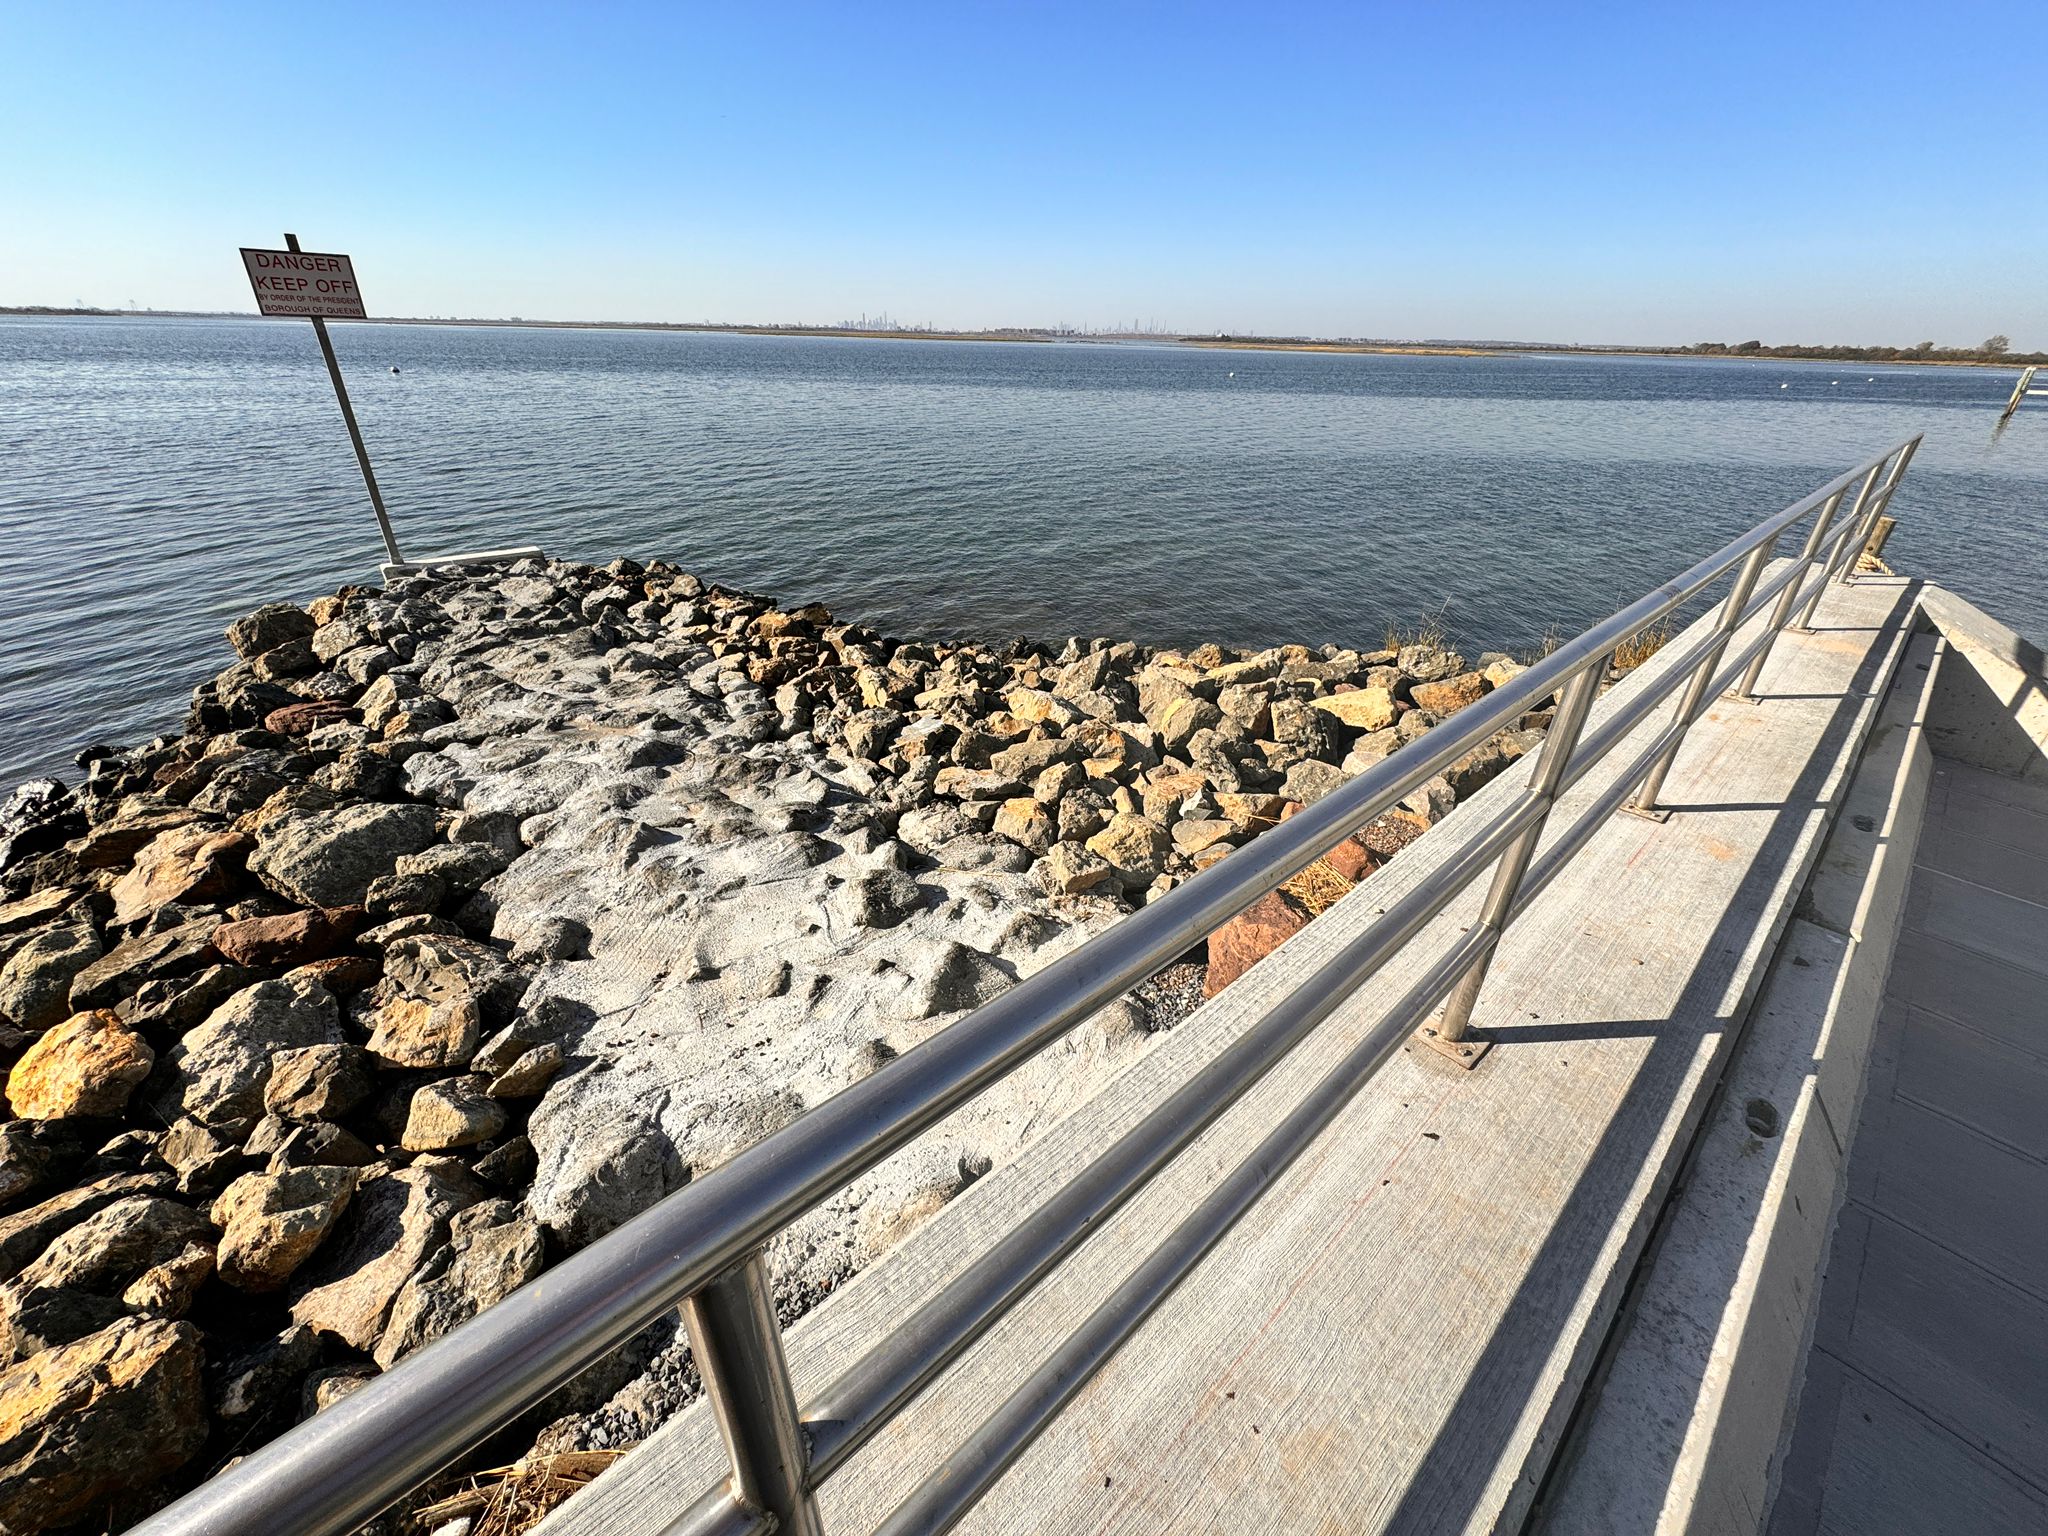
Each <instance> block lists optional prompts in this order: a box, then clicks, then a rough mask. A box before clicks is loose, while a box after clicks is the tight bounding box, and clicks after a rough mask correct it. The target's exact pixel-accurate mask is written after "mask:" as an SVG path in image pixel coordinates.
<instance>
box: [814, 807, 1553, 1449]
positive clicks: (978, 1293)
mask: <svg viewBox="0 0 2048 1536" xmlns="http://www.w3.org/2000/svg"><path fill="white" fill-rule="evenodd" d="M1542 809H1543V807H1542V805H1541V803H1540V802H1539V801H1538V800H1537V799H1536V798H1535V797H1533V796H1530V797H1527V798H1524V799H1522V800H1519V801H1517V802H1516V803H1515V804H1514V805H1513V806H1511V807H1509V808H1508V809H1507V810H1506V811H1505V812H1504V813H1502V814H1501V815H1498V816H1496V817H1495V818H1494V820H1493V822H1492V824H1491V825H1490V826H1489V827H1488V828H1487V829H1486V831H1485V832H1483V833H1482V834H1480V835H1479V836H1477V837H1475V838H1473V839H1472V840H1471V841H1470V842H1468V843H1467V844H1465V845H1464V847H1462V848H1461V849H1460V850H1459V852H1458V855H1457V857H1456V858H1454V859H1453V860H1452V861H1451V862H1450V863H1449V864H1447V865H1445V867H1444V868H1443V869H1441V870H1438V871H1436V872H1435V873H1434V874H1433V875H1432V876H1431V878H1430V879H1429V880H1427V881H1425V882H1423V883H1422V884H1420V885H1417V886H1416V887H1415V888H1414V889H1412V890H1411V891H1409V892H1408V893H1407V894H1406V895H1405V896H1403V897H1402V898H1401V899H1400V900H1398V901H1396V902H1395V903H1394V904H1393V905H1392V906H1391V907H1389V908H1388V909H1387V910H1386V911H1385V912H1384V913H1382V914H1381V915H1380V916H1378V917H1376V918H1374V919H1373V921H1372V924H1371V926H1370V927H1369V928H1367V929H1366V930H1365V931H1364V932H1363V933H1362V934H1360V935H1359V936H1358V937H1357V938H1356V939H1354V940H1352V941H1351V943H1349V944H1348V945H1346V946H1345V947H1344V948H1343V949H1342V950H1340V951H1338V953H1337V954H1336V955H1334V956H1333V957H1331V959H1329V960H1328V961H1326V962H1324V964H1323V965H1322V966H1320V967H1319V968H1318V969H1317V970H1316V971H1315V973H1314V974H1313V975H1311V976H1308V977H1306V978H1304V979H1303V981H1302V982H1301V984H1300V985H1299V986H1297V987H1296V988H1295V989H1294V990H1293V991H1292V992H1290V993H1289V994H1288V996H1287V997H1286V998H1284V999H1283V1000H1282V1001H1281V1002H1280V1003H1279V1004H1277V1005H1276V1006H1274V1007H1273V1008H1270V1009H1268V1010H1267V1011H1266V1012H1265V1013H1264V1014H1263V1015H1261V1016H1260V1018H1259V1019H1258V1021H1257V1022H1256V1023H1255V1024H1253V1025H1252V1026H1251V1027H1250V1028H1249V1029H1247V1030H1245V1032H1244V1033H1243V1034H1241V1035H1239V1036H1238V1037H1237V1039H1236V1040H1234V1041H1232V1042H1231V1043H1230V1045H1229V1046H1227V1047H1226V1048H1225V1049H1224V1050H1222V1051H1221V1052H1219V1053H1218V1054H1217V1055H1216V1057H1215V1058H1214V1059H1213V1060H1211V1061H1210V1062H1209V1063H1208V1064H1207V1065H1206V1066H1204V1067H1203V1068H1202V1069H1201V1070H1200V1071H1199V1072H1197V1073H1196V1074H1195V1075H1194V1076H1192V1077H1190V1078H1189V1079H1188V1080H1187V1082H1185V1083H1184V1084H1182V1085H1181V1087H1180V1088H1178V1089H1177V1090H1175V1092H1174V1093H1173V1094H1172V1095H1171V1096H1169V1097H1168V1098H1167V1099H1166V1100H1165V1101H1163V1102H1162V1103H1160V1104H1159V1105H1157V1106H1156V1107H1155V1108H1153V1109H1152V1110H1151V1111H1150V1112H1149V1113H1148V1114H1147V1115H1146V1116H1145V1118H1144V1119H1143V1120H1141V1121H1139V1122H1138V1124H1137V1125H1135V1126H1133V1127H1132V1128H1131V1129H1130V1130H1128V1131H1126V1132H1125V1133H1124V1134H1123V1135H1122V1136H1120V1137H1119V1138H1118V1139H1117V1141H1116V1142H1115V1144H1114V1145H1112V1146H1111V1147H1110V1148H1109V1149H1108V1150H1107V1151H1105V1152H1103V1153H1102V1154H1101V1155H1099V1156H1098V1157H1096V1158H1094V1159H1092V1160H1091V1161H1090V1163H1089V1165H1088V1166H1087V1167H1086V1168H1085V1169H1083V1170H1082V1172H1081V1173H1080V1175H1079V1176H1078V1177H1076V1178H1075V1179H1074V1180H1073V1182H1071V1183H1069V1184H1066V1185H1063V1186H1062V1187H1061V1188H1060V1190H1059V1191H1058V1192H1057V1193H1056V1194H1054V1195H1053V1197H1052V1198H1051V1199H1050V1200H1048V1201H1046V1202H1045V1204H1043V1205H1041V1206H1040V1207H1038V1209H1036V1210H1035V1211H1033V1212H1032V1213H1031V1214H1030V1215H1029V1216H1028V1217H1026V1218H1025V1220H1024V1221H1023V1222H1021V1223H1020V1224H1019V1225H1017V1226H1016V1227H1014V1228H1012V1229H1011V1230H1010V1231H1009V1232H1007V1233H1006V1234H1004V1236H1003V1237H1002V1239H1001V1240H1000V1241H999V1242H998V1243H997V1244H996V1246H995V1247H993V1248H992V1249H990V1250H989V1251H988V1252H987V1253H985V1254H983V1255H982V1257H980V1258H979V1259H977V1260H976V1261H975V1262H974V1263H973V1264H972V1265H970V1266H969V1267H968V1268H967V1269H965V1270H963V1271H962V1272H961V1273H960V1274H959V1275H958V1276H957V1277H956V1278H954V1279H953V1280H951V1281H949V1282H948V1283H947V1284H946V1286H945V1288H944V1289H942V1290H941V1291H940V1292H939V1293H938V1294H937V1295H936V1296H934V1297H932V1298H931V1300H929V1301H927V1302H925V1303H924V1305H922V1306H921V1307H919V1308H918V1310H917V1311H916V1312H915V1313H913V1314H912V1315H911V1316H910V1317H909V1318H907V1319H906V1320H904V1321H903V1322H901V1323H898V1324H897V1325H896V1326H895V1327H894V1328H892V1329H891V1330H890V1333H889V1336H888V1338H886V1339H885V1340H883V1341H882V1343H880V1344H878V1345H877V1346H876V1347H875V1348H874V1349H872V1350H870V1351H869V1352H868V1353H867V1354H866V1355H864V1356H862V1357H861V1359H860V1360H858V1361H857V1362H855V1363H854V1364H853V1365H852V1366H850V1367H848V1368H847V1370H845V1371H844V1372H842V1373H841V1375H840V1376H839V1378H838V1380H836V1381H834V1382H833V1383H832V1384H831V1385H830V1386H828V1387H827V1388H826V1389H825V1390H824V1391H823V1392H821V1393H820V1394H819V1395H818V1398H817V1400H816V1401H815V1402H813V1403H812V1404H810V1405H809V1406H808V1407H807V1408H806V1409H805V1411H804V1416H803V1417H804V1428H805V1429H806V1430H807V1431H808V1432H809V1434H810V1439H811V1477H812V1480H813V1482H814V1483H815V1482H817V1481H819V1480H822V1479H824V1478H826V1477H829V1476H830V1475H831V1474H832V1473H833V1472H834V1471H835V1470H837V1469H838V1467H839V1466H840V1464H841V1463H843V1462H844V1461H845V1460H846V1458H847V1457H849V1456H851V1455H852V1454H853V1453H854V1452H855V1451H857V1450H859V1449H860V1447H861V1446H862V1445H864V1444H865V1443H866V1442H867V1441H868V1439H869V1437H871V1436H872V1435H873V1434H874V1433H875V1431H876V1430H877V1429H879V1428H881V1426H882V1425H883V1424H885V1423H886V1422H887V1421H888V1419H889V1417H890V1416H891V1415H892V1414H893V1413H895V1411H896V1410H897V1409H898V1408H900V1407H901V1406H902V1405H903V1404H904V1403H905V1402H907V1401H908V1400H909V1399H910V1398H911V1397H912V1396H913V1395H914V1394H915V1393H916V1392H917V1391H918V1390H919V1389H920V1388H922V1387H923V1386H924V1385H925V1384H926V1383H927V1382H929V1381H930V1380H932V1379H933V1378H934V1377H936V1376H937V1375H938V1374H939V1373H940V1372H941V1371H943V1370H944V1369H945V1368H946V1367H947V1366H948V1365H951V1364H952V1363H953V1361H954V1360H956V1359H958V1358H959V1357H960V1355H961V1354H962V1353H964V1352H965V1351H966V1349H967V1348H968V1347H969V1346H970V1345H971V1344H973V1342H974V1341H975V1340H976V1339H977V1338H979V1337H980V1336H981V1335H982V1334H983V1333H984V1332H986V1331H987V1329H988V1328H989V1326H990V1325H991V1324H993V1323H994V1322H995V1321H996V1320H997V1319H999V1318H1000V1317H1002V1316H1003V1315H1004V1314H1005V1313H1007V1312H1008V1311H1009V1310H1010V1309H1011V1308H1012V1307H1013V1306H1015V1305H1016V1304H1017V1302H1019V1301H1020V1300H1022V1299H1023V1297H1024V1296H1025V1295H1027V1294H1028V1293H1029V1292H1030V1290H1031V1289H1032V1287H1034V1286H1035V1285H1036V1284H1037V1283H1038V1282H1039V1281H1040V1280H1041V1279H1042V1278H1044V1276H1045V1275H1046V1274H1047V1273H1048V1272H1049V1271H1051V1270H1052V1268H1053V1267H1054V1266H1055V1265H1057V1264H1058V1263H1059V1262H1060V1260H1062V1259H1064V1258H1065V1257H1066V1256H1067V1255H1068V1254H1070V1253H1072V1252H1073V1251H1074V1250H1075V1249H1076V1248H1078V1247H1079V1246H1080V1245H1081V1244H1082V1243H1083V1242H1084V1241H1085V1240H1086V1239H1087V1238H1088V1237H1089V1236H1090V1235H1091V1234H1093V1233H1094V1232H1095V1231H1097V1230H1098V1229H1099V1228H1100V1227H1101V1225H1102V1224H1103V1223H1104V1222H1105V1221H1107V1220H1108V1219H1109V1218H1110V1217H1111V1216H1113V1215H1114V1214H1115V1213H1116V1212H1117V1211H1118V1210H1119V1209H1121V1208H1122V1207H1123V1205H1124V1204H1125V1203H1126V1202H1127V1201H1128V1200H1129V1199H1130V1198H1131V1197H1132V1196H1133V1195H1135V1194H1136V1193H1137V1192H1138V1191H1139V1190H1141V1189H1143V1188H1144V1187H1145V1185H1146V1184H1147V1183H1148V1182H1150V1181H1151V1179H1152V1178H1153V1177H1154V1176H1155V1175H1157V1174H1158V1173H1159V1171H1160V1170H1161V1169H1163V1168H1165V1167H1166V1166H1167V1165H1168V1164H1169V1163H1171V1162H1172V1161H1173V1160H1174V1158H1175V1157H1176V1156H1178V1155H1179V1154H1180V1152H1181V1151H1183V1150H1184V1149H1185V1148H1186V1147H1187V1146H1188V1145H1189V1144H1190V1143H1192V1142H1193V1141H1194V1140H1195V1139H1196V1138H1197V1137H1198V1136H1200V1135H1201V1134H1202V1132H1203V1131H1205V1130H1207V1129H1208V1128H1209V1127H1210V1126H1211V1125H1213V1124H1214V1123H1215V1122H1216V1120H1217V1119H1218V1118H1219V1117H1220V1116H1221V1115H1222V1114H1223V1113H1224V1112H1225V1111H1226V1110H1228V1109H1229V1108H1230V1107H1231V1106H1232V1105H1233V1104H1235V1103H1237V1102H1238V1100H1239V1099H1241V1098H1243V1096H1244V1095H1245V1094H1246V1093H1247V1092H1248V1091H1250V1090H1251V1089H1252V1088H1253V1087H1254V1086H1256V1085H1257V1084H1258V1082H1259V1081H1260V1080H1261V1079H1262V1078H1264V1077H1265V1075H1266V1074H1267V1073H1268V1072H1269V1071H1271V1070H1272V1068H1273V1067H1275V1066H1276V1065H1278V1064H1279V1063H1280V1062H1281V1061H1282V1060H1284V1059H1285V1058H1286V1056H1287V1055H1288V1053H1289V1052H1291V1051H1292V1050H1293V1049H1294V1047H1295V1046H1297V1045H1299V1044H1300V1043H1301V1041H1302V1040H1303V1038H1304V1037H1306V1036H1307V1035H1308V1033H1309V1032H1310V1031H1311V1030H1313V1029H1314V1028H1315V1027H1316V1026H1317V1025H1318V1024H1320V1023H1321V1022H1322V1021H1323V1020H1324V1019H1325V1018H1327V1017H1328V1016H1329V1015H1330V1013H1331V1012H1332V1011H1333V1010H1334V1009H1335V1008H1336V1007H1337V1005H1338V1004H1339V1003H1341V1002H1342V1001H1343V1000H1344V999H1345V998H1347V997H1349V996H1351V994H1352V993H1354V992H1355V991H1357V990H1358V988H1359V987H1361V986H1363V985H1364V984H1365V983H1366V982H1368V981H1370V980H1371V979H1372V978H1373V976H1374V975H1375V974H1377V972H1378V971H1379V969H1380V967H1381V966H1383V965H1385V964H1386V963H1387V961H1388V960H1389V959H1391V958H1392V957H1393V956H1394V955H1395V954H1396V953H1398V952H1399V951H1400V949H1401V948H1402V947H1403V946H1404V945H1406V944H1407V943H1408V942H1409V940H1411V939H1412V938H1414V937H1415V935H1416V934H1417V933H1419V932H1421V931H1422V929H1423V928H1424V927H1425V926H1427V925H1428V924H1429V923H1430V922H1431V921H1432V920H1433V919H1434V918H1435V917H1436V916H1437V914H1438V913H1440V912H1442V911H1443V909H1444V908H1445V906H1447V905H1448V904H1449V903H1450V902H1452V901H1453V900H1455V899H1456V898H1457V896H1458V895H1459V893H1460V892H1462V891H1464V890H1465V889H1466V888H1467V887H1468V886H1470V885H1471V884H1472V882H1473V881H1474V880H1475V879H1476V878H1477V877H1478V876H1479V875H1480V874H1482V873H1483V872H1484V871H1485V870H1486V868H1487V866H1488V865H1489V864H1491V863H1492V861H1493V860H1494V859H1495V858H1497V857H1498V856H1499V855H1500V853H1501V851H1502V850H1503V849H1504V848H1506V847H1507V846H1508V844H1510V843H1511V842H1513V841H1514V839H1515V838H1516V837H1518V836H1520V835H1521V833H1522V832H1523V831H1524V830H1525V829H1526V828H1528V827H1529V826H1531V825H1533V824H1534V823H1535V820H1536V817H1537V815H1538V814H1539V813H1540V812H1541V810H1542ZM1304 999H1307V1001H1303V1000H1304Z"/></svg>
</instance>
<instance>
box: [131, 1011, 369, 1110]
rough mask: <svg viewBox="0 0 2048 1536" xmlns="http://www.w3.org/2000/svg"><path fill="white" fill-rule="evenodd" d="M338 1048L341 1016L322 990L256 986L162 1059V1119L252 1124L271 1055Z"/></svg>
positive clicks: (209, 1018)
mask: <svg viewBox="0 0 2048 1536" xmlns="http://www.w3.org/2000/svg"><path fill="white" fill-rule="evenodd" d="M343 1043H344V1042H343V1037H342V1030H341V1013H340V1010H339V1009H338V1008H337V1007H336V1006H335V1002H334V994H333V993H331V992H329V991H328V990H327V989H326V988H325V987H323V986H321V985H320V984H319V983H318V982H315V981H310V980H307V979H305V978H303V977H284V978H282V979H280V980H277V981H259V982H257V983H256V985H255V986H253V987H245V988H243V989H242V990H241V991H240V992H237V993H236V994H235V995H234V996H233V997H231V998H229V999H228V1000H227V1001H226V1002H225V1003H223V1004H221V1005H220V1007H218V1008H216V1009H215V1010H214V1011H213V1012H212V1013H211V1014H209V1015H208V1016H207V1019H206V1022H205V1023H203V1024H201V1025H199V1026H198V1027H197V1028H196V1029H193V1030H190V1031H188V1032H187V1033H186V1034H185V1036H184V1038H182V1039H181V1040H179V1042H178V1043H177V1044H176V1045H174V1046H172V1047H171V1049H170V1051H169V1052H168V1053H167V1054H166V1056H165V1058H164V1061H165V1065H166V1067H167V1068H168V1073H169V1081H168V1085H167V1087H166V1089H165V1094H164V1099H163V1102H162V1108H163V1110H164V1114H165V1118H166V1119H170V1118H174V1117H176V1116H177V1115H180V1114H185V1115H190V1116H191V1117H192V1118H193V1119H195V1120H197V1121H199V1122H200V1124H202V1125H209V1126H222V1125H235V1124H246V1123H252V1122H254V1121H255V1120H257V1119H259V1118H260V1117H261V1116H262V1114H263V1091H264V1089H265V1087H266V1086H267V1085H268V1084H269V1082H270V1073H271V1069H272V1068H273V1066H274V1065H275V1064H276V1059H277V1057H278V1055H279V1053H281V1052H284V1051H288V1050H293V1049H297V1048H299V1047H303V1046H308V1045H340V1044H343Z"/></svg>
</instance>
